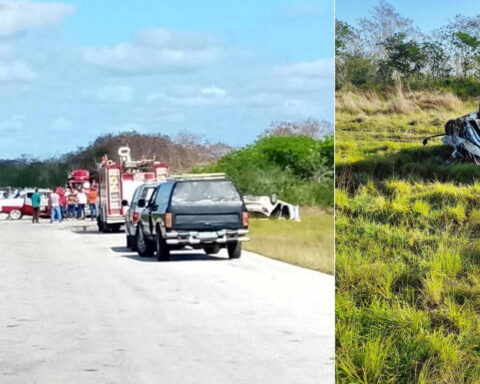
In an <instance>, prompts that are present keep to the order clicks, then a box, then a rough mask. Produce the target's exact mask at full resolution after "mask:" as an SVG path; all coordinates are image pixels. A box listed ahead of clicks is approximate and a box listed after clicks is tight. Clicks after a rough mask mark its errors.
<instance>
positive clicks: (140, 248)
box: [136, 225, 155, 257]
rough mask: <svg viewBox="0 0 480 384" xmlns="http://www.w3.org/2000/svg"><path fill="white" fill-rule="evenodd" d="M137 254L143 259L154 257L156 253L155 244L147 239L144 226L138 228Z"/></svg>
mask: <svg viewBox="0 0 480 384" xmlns="http://www.w3.org/2000/svg"><path fill="white" fill-rule="evenodd" d="M136 238H137V252H138V255H139V256H141V257H152V256H153V253H154V251H155V249H154V248H155V244H152V242H151V241H149V240H148V239H147V237H146V236H145V233H144V232H143V228H142V226H140V225H139V226H138V227H137V236H136Z"/></svg>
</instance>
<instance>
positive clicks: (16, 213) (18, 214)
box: [8, 209, 23, 220]
mask: <svg viewBox="0 0 480 384" xmlns="http://www.w3.org/2000/svg"><path fill="white" fill-rule="evenodd" d="M22 216H23V215H22V211H20V210H19V209H12V210H11V211H10V213H9V214H8V218H9V219H10V220H20V219H21V218H22Z"/></svg>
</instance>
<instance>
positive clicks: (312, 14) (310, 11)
mask: <svg viewBox="0 0 480 384" xmlns="http://www.w3.org/2000/svg"><path fill="white" fill-rule="evenodd" d="M321 11H322V9H321V7H320V4H319V3H315V2H313V1H298V2H296V3H293V4H290V5H289V6H287V7H286V9H285V12H286V15H287V16H288V17H290V18H295V19H298V18H302V19H304V18H318V17H320V15H321Z"/></svg>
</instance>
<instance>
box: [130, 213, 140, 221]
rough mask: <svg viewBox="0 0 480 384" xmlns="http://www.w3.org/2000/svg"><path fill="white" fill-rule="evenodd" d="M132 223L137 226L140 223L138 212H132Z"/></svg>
mask: <svg viewBox="0 0 480 384" xmlns="http://www.w3.org/2000/svg"><path fill="white" fill-rule="evenodd" d="M132 221H133V224H137V223H138V222H139V221H140V213H139V212H133V216H132Z"/></svg>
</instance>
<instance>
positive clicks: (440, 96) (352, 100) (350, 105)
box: [336, 87, 463, 115]
mask: <svg viewBox="0 0 480 384" xmlns="http://www.w3.org/2000/svg"><path fill="white" fill-rule="evenodd" d="M462 105H463V101H462V100H461V99H459V98H458V97H457V96H455V95H454V94H453V93H450V92H445V93H441V92H428V91H405V90H403V89H402V88H401V87H397V88H396V89H395V90H394V91H392V92H389V93H387V94H380V93H378V92H375V91H358V90H357V91H355V92H352V91H341V92H337V94H336V110H337V112H345V113H350V114H359V113H366V114H389V115H391V114H404V115H408V114H413V113H416V112H419V111H427V110H428V111H429V110H434V111H455V110H458V109H460V108H461V107H462Z"/></svg>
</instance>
